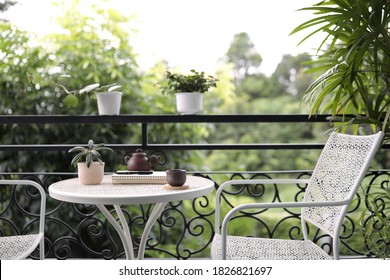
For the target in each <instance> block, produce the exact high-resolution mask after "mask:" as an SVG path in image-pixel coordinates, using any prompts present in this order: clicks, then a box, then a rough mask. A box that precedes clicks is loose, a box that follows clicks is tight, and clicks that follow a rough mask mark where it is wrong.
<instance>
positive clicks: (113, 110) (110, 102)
mask: <svg viewBox="0 0 390 280" xmlns="http://www.w3.org/2000/svg"><path fill="white" fill-rule="evenodd" d="M59 78H61V79H63V78H70V76H69V75H60V76H59ZM52 83H53V84H55V85H56V86H58V87H60V88H62V89H63V90H64V91H65V93H67V96H66V97H65V99H64V104H65V105H66V106H68V107H77V105H78V103H79V101H78V96H77V95H81V94H96V98H97V104H98V110H99V115H119V112H120V105H121V100H122V92H119V91H116V90H117V89H118V88H120V87H121V86H120V85H117V84H109V85H104V86H101V85H100V84H99V83H95V84H90V85H87V86H86V87H84V88H82V89H80V90H78V89H75V90H69V89H68V88H67V87H66V86H65V85H63V84H62V83H59V82H54V81H52Z"/></svg>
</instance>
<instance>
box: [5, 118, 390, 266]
mask: <svg viewBox="0 0 390 280" xmlns="http://www.w3.org/2000/svg"><path fill="white" fill-rule="evenodd" d="M270 122H271V123H297V122H300V123H314V122H318V123H326V122H329V115H320V116H316V117H310V116H308V115H234V116H231V115H214V116H204V115H185V116H178V115H138V116H137V115H136V116H132V115H121V116H0V125H5V124H23V125H26V124H27V125H28V124H54V125H58V124H70V125H72V124H80V123H88V124H101V123H109V124H127V125H140V129H141V132H140V133H141V141H140V143H133V144H123V143H108V144H107V146H110V147H112V148H114V149H116V150H123V151H128V150H134V149H135V148H138V147H141V148H143V149H145V150H149V151H166V150H195V151H196V150H278V149H283V150H287V149H292V150H298V149H302V150H318V149H321V148H322V147H323V145H324V144H323V143H277V144H269V143H255V144H218V143H217V144H207V143H206V144H196V143H195V144H164V143H163V144H154V143H150V142H149V139H148V137H149V135H150V133H152V132H151V131H150V130H149V125H150V124H155V123H228V124H229V123H231V124H233V123H270ZM73 146H74V145H73V144H44V145H42V144H23V145H2V144H1V143H0V152H20V151H24V152H35V151H39V152H48V151H50V152H63V151H67V150H68V149H69V148H71V147H73ZM385 148H386V147H385ZM310 172H311V171H281V172H261V171H259V172H242V171H241V172H236V171H218V170H216V171H213V172H205V171H196V172H195V171H194V172H192V173H193V174H194V175H196V176H204V177H207V178H210V179H212V180H213V181H214V182H215V185H216V188H218V186H219V184H221V183H222V182H223V181H224V180H228V179H236V178H279V177H280V176H286V175H288V176H289V177H293V178H300V177H304V176H308V175H310ZM388 175H389V174H388V172H387V171H385V170H384V171H371V172H369V173H368V174H367V177H366V180H365V182H367V184H368V185H369V186H374V185H378V186H380V185H381V184H382V182H383V181H386V180H387V179H388V178H387V177H388ZM74 176H75V174H74V173H69V172H45V171H42V172H29V171H25V172H11V173H10V172H3V173H0V177H1V178H15V177H17V178H23V179H32V180H35V181H37V182H39V183H41V184H42V185H43V186H44V188H45V189H46V190H47V189H48V187H49V186H50V185H51V184H52V183H54V182H56V181H58V180H62V179H65V178H70V177H74ZM282 189H284V188H280V189H279V187H278V186H272V187H271V188H269V189H264V188H263V186H242V187H241V188H237V189H229V190H226V192H224V202H225V207H226V209H230V208H231V207H233V205H234V203H235V202H234V201H235V200H236V198H237V196H238V195H240V196H243V197H245V199H246V200H259V199H262V198H263V197H265V198H267V199H271V201H275V200H281V201H283V199H285V197H291V195H292V197H293V199H295V200H299V199H300V197H301V195H302V193H303V192H304V189H305V186H295V189H294V190H291V189H290V190H289V193H288V194H287V195H286V196H285V195H284V194H283V190H282ZM367 189H370V187H368V188H367ZM15 191H16V190H15V189H14V188H13V187H12V186H10V187H9V189H5V190H4V189H3V190H2V192H1V193H0V194H1V200H0V206H1V209H0V211H1V212H0V229H1V230H2V232H3V233H4V234H13V233H23V232H28V231H31V230H32V228H33V225H34V223H35V222H36V207H35V201H36V200H37V199H38V198H37V194H35V193H31V192H26V193H25V195H24V198H23V201H19V200H18V199H17V198H16V196H15V193H14V192H15ZM214 194H215V193H212V194H210V195H209V196H207V197H201V198H197V199H194V200H193V201H178V202H172V203H169V204H168V205H167V207H166V209H165V210H164V212H163V213H162V215H161V217H160V218H159V219H158V221H157V223H156V225H155V226H154V227H153V230H152V233H151V236H150V239H149V240H148V242H147V247H146V257H155V258H158V257H163V258H167V257H172V258H176V259H188V258H198V257H202V258H203V257H208V256H209V250H210V244H211V240H212V237H213V234H214V227H213V225H214ZM365 203H366V194H365V193H362V192H361V193H359V195H358V196H357V198H356V201H355V202H354V204H353V205H352V207H351V210H350V211H349V213H348V215H347V218H346V222H345V224H344V227H343V230H342V236H341V244H342V245H341V252H342V255H364V254H365V253H366V251H367V248H365V246H364V244H362V242H361V236H360V235H361V234H360V230H359V217H360V215H361V212H362V209H363V208H364V206H365ZM122 209H123V210H124V212H125V217H126V218H127V219H128V224H129V227H130V231H131V233H132V235H133V237H134V239H133V242H134V247H135V248H137V247H138V244H139V239H140V235H141V232H142V229H143V226H144V225H145V222H146V220H147V218H148V216H149V214H150V212H151V209H152V205H133V206H122ZM15 217H16V218H19V220H18V223H11V220H12V218H15ZM368 218H369V217H368ZM368 218H367V219H368ZM240 219H241V220H240V221H243V222H240V225H241V226H240V228H243V227H242V225H248V227H247V229H248V230H250V232H245V233H244V234H246V235H254V234H255V232H254V231H253V229H255V230H256V231H257V232H259V233H260V234H261V236H268V237H286V238H291V239H296V238H301V237H300V234H301V232H300V229H299V226H300V224H299V213H298V212H294V211H290V210H283V211H281V212H278V213H273V212H271V211H268V210H265V211H262V212H261V213H257V212H256V213H242V214H241V215H240ZM363 223H364V222H363ZM249 224H250V225H249ZM278 231H281V232H283V233H284V234H282V236H279V235H278V234H277V232H278ZM311 235H312V237H313V239H314V240H315V241H316V242H318V243H320V244H321V246H322V247H323V248H324V249H326V250H328V251H330V250H331V245H330V241H329V238H328V237H327V236H326V235H324V234H322V233H321V232H318V231H316V232H311ZM45 243H46V257H48V258H51V257H52V258H58V259H68V258H105V259H112V258H114V259H115V258H122V257H124V250H123V248H122V246H121V242H120V240H119V237H118V236H117V234H116V232H115V230H114V229H113V228H112V227H111V226H110V224H109V223H108V222H107V221H106V219H105V218H104V216H103V215H102V214H101V213H100V212H99V211H98V209H97V208H96V207H95V206H93V205H81V204H71V203H65V202H60V201H56V200H54V199H51V198H50V197H48V200H47V212H46V229H45ZM36 256H37V255H36V254H35V253H34V254H33V255H32V257H33V258H35V257H36Z"/></svg>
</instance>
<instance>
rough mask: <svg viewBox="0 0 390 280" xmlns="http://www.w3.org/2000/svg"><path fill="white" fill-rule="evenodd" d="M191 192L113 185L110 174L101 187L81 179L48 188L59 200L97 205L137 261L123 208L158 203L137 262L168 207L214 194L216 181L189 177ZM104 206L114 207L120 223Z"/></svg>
mask: <svg viewBox="0 0 390 280" xmlns="http://www.w3.org/2000/svg"><path fill="white" fill-rule="evenodd" d="M185 185H188V186H189V188H188V189H184V190H166V189H164V188H163V185H158V184H113V183H112V179H111V175H105V176H104V179H103V181H102V183H101V184H100V185H82V184H81V183H80V181H79V179H78V178H74V179H68V180H63V181H59V182H56V183H54V184H52V185H51V186H50V187H49V195H50V196H51V197H53V198H55V199H57V200H61V201H65V202H71V203H81V204H95V205H96V206H97V207H98V208H99V210H100V211H101V212H102V213H103V214H104V216H105V217H106V218H107V220H108V221H109V222H110V223H111V224H112V225H113V226H114V228H115V229H116V231H117V232H118V234H119V236H120V238H121V241H122V243H123V247H124V250H125V253H126V258H127V259H134V250H133V243H132V239H131V234H130V230H129V226H128V224H127V221H126V219H125V217H124V215H123V212H122V209H121V207H120V206H121V205H131V204H133V205H134V204H156V205H155V206H154V208H153V211H152V213H151V215H150V217H149V219H148V221H147V223H146V225H145V228H144V232H143V234H142V237H141V241H140V244H139V248H138V259H143V257H144V252H145V246H146V241H147V237H148V236H149V233H150V230H151V229H152V226H153V224H154V223H155V221H156V220H157V218H158V217H159V216H160V215H161V213H162V211H163V210H164V208H165V206H166V204H167V203H168V202H172V201H178V200H185V199H193V198H196V197H200V196H204V195H207V194H209V193H210V192H212V190H213V189H214V182H213V181H211V180H209V179H206V178H202V177H196V176H187V181H186V183H185ZM105 205H113V206H114V209H115V211H116V213H117V215H118V218H119V221H120V223H119V222H118V221H117V220H116V219H115V218H114V217H113V215H112V214H111V213H110V211H108V210H107V208H106V206H105Z"/></svg>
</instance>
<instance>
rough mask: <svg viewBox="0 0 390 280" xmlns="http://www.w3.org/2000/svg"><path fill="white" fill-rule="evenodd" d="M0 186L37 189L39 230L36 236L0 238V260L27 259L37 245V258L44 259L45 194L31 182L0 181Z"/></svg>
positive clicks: (36, 184) (35, 183)
mask: <svg viewBox="0 0 390 280" xmlns="http://www.w3.org/2000/svg"><path fill="white" fill-rule="evenodd" d="M0 185H25V186H33V187H35V188H37V189H38V191H39V193H40V196H41V200H40V213H39V230H38V233H36V234H26V235H15V236H1V237H0V260H19V259H25V258H26V257H28V256H29V255H30V254H31V253H32V252H33V251H34V250H35V249H36V248H37V247H38V245H39V257H40V259H41V260H43V259H44V253H45V250H44V226H45V210H46V194H45V191H44V189H43V188H42V186H41V185H40V184H38V183H37V182H34V181H31V180H0Z"/></svg>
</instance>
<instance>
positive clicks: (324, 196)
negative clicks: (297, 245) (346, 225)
mask: <svg viewBox="0 0 390 280" xmlns="http://www.w3.org/2000/svg"><path fill="white" fill-rule="evenodd" d="M382 137H383V132H378V133H376V134H372V135H368V136H356V135H347V134H341V133H336V132H333V133H331V135H330V136H329V139H328V141H327V142H326V144H325V147H324V149H323V150H322V153H321V155H320V157H319V159H318V162H317V165H316V167H315V169H314V171H313V174H312V177H311V180H310V183H309V185H308V187H307V190H306V192H305V195H304V199H303V200H304V201H305V202H324V201H343V200H344V201H345V200H347V203H345V205H343V206H337V207H310V208H302V219H303V221H308V222H310V223H312V224H313V225H315V226H317V227H318V228H320V229H322V230H323V231H325V232H326V233H327V234H329V235H330V236H332V237H333V238H335V237H338V234H339V230H340V227H341V224H342V222H343V219H344V216H345V214H346V212H347V210H348V206H349V204H350V202H351V201H352V199H353V197H354V195H355V193H356V191H357V188H358V187H359V185H360V183H361V182H362V180H363V179H364V176H365V175H366V172H367V170H368V168H369V166H370V163H371V160H372V158H373V157H374V155H375V153H376V150H377V149H378V147H379V145H380V143H381V140H382Z"/></svg>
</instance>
